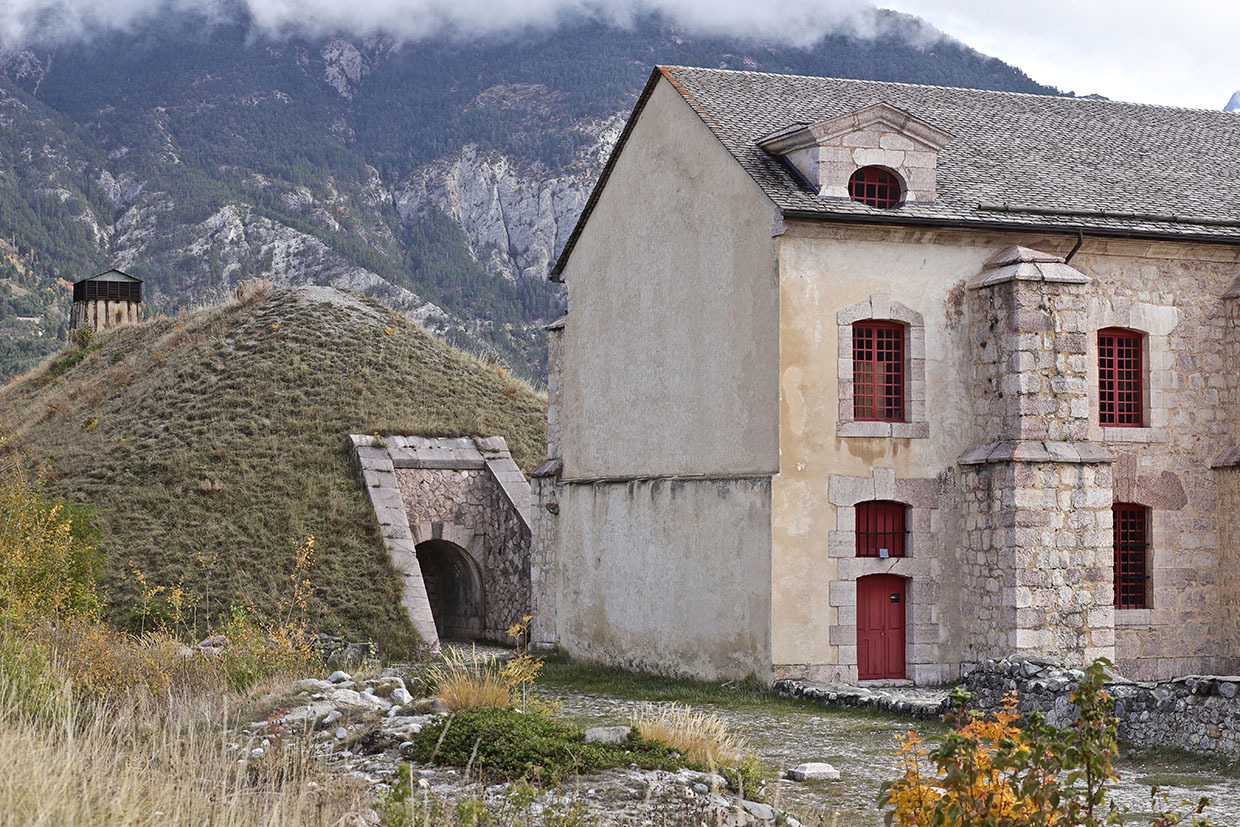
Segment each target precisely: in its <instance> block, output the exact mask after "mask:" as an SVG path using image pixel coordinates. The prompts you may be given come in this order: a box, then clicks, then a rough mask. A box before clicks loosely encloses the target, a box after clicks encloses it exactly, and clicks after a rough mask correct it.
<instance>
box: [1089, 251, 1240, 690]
mask: <svg viewBox="0 0 1240 827" xmlns="http://www.w3.org/2000/svg"><path fill="white" fill-rule="evenodd" d="M1073 263H1074V264H1076V265H1077V266H1078V267H1080V268H1081V269H1082V270H1083V271H1084V272H1086V273H1088V274H1089V275H1090V276H1091V277H1093V279H1094V281H1093V284H1092V285H1091V287H1090V292H1089V297H1090V301H1089V309H1088V320H1087V326H1088V329H1089V330H1090V331H1091V335H1090V336H1089V339H1088V342H1087V343H1088V346H1089V352H1088V356H1089V358H1088V362H1087V363H1088V365H1089V368H1090V393H1091V403H1092V404H1094V405H1095V406H1096V398H1097V381H1098V379H1097V335H1096V331H1097V330H1099V329H1102V328H1106V327H1112V326H1115V327H1123V328H1128V329H1131V330H1136V331H1139V332H1141V333H1142V334H1144V340H1145V346H1146V352H1145V354H1144V362H1145V367H1146V371H1145V378H1146V386H1147V388H1148V392H1147V398H1146V407H1145V427H1141V428H1109V427H1108V428H1103V427H1101V426H1100V425H1098V423H1097V414H1096V410H1095V411H1094V412H1093V415H1092V417H1091V420H1090V439H1091V440H1093V441H1094V442H1096V443H1097V444H1099V445H1102V446H1103V447H1104V448H1105V449H1106V450H1107V451H1108V452H1109V453H1111V454H1112V455H1113V456H1114V457H1115V462H1114V466H1113V467H1114V476H1115V484H1114V500H1115V501H1116V502H1129V503H1135V504H1138V505H1143V506H1146V507H1147V508H1149V509H1150V512H1149V513H1150V519H1151V542H1150V551H1149V557H1148V565H1149V570H1150V576H1151V579H1150V589H1149V608H1146V609H1117V610H1116V611H1115V633H1116V664H1117V666H1118V667H1119V668H1120V670H1121V671H1122V672H1123V674H1125V675H1127V676H1129V677H1132V678H1136V679H1139V680H1151V679H1155V678H1163V677H1170V676H1174V675H1185V674H1192V673H1198V674H1200V673H1210V672H1219V671H1229V669H1230V664H1232V663H1234V662H1235V661H1234V658H1235V656H1236V655H1238V654H1240V651H1237V650H1236V649H1234V648H1231V649H1228V648H1226V647H1225V646H1224V644H1223V642H1222V640H1223V639H1222V638H1221V637H1220V636H1219V635H1217V634H1214V631H1213V630H1214V629H1215V628H1216V627H1215V622H1216V619H1218V618H1220V617H1222V616H1224V614H1225V613H1226V612H1227V611H1228V609H1227V608H1226V605H1227V604H1229V603H1233V602H1234V596H1233V595H1234V592H1235V590H1236V588H1237V585H1240V583H1238V581H1235V580H1231V581H1226V580H1224V579H1223V578H1221V577H1220V568H1221V565H1222V563H1223V557H1224V556H1225V554H1226V553H1227V552H1226V551H1225V550H1224V547H1223V545H1222V542H1221V535H1220V520H1221V519H1223V512H1222V510H1221V501H1220V488H1219V481H1220V475H1219V474H1218V473H1217V472H1216V471H1214V470H1213V469H1212V468H1211V464H1212V463H1213V461H1214V459H1215V457H1217V456H1218V455H1219V453H1220V452H1221V451H1222V450H1224V449H1225V448H1226V447H1227V443H1228V439H1227V435H1228V423H1227V419H1228V417H1229V416H1230V414H1229V410H1234V409H1235V408H1234V406H1231V407H1229V406H1228V405H1226V404H1224V401H1223V396H1224V394H1225V392H1226V389H1227V386H1228V383H1229V382H1231V381H1233V377H1235V375H1236V365H1237V362H1236V361H1235V354H1234V353H1233V354H1231V355H1230V356H1228V354H1227V351H1226V349H1227V348H1228V347H1229V345H1228V338H1229V337H1228V336H1227V335H1226V330H1227V314H1228V311H1227V308H1226V302H1225V300H1224V299H1223V298H1222V296H1223V294H1224V293H1225V292H1226V291H1227V289H1228V286H1229V285H1230V284H1232V283H1233V282H1235V280H1236V276H1237V273H1238V270H1237V264H1236V254H1235V251H1234V250H1230V249H1225V248H1218V247H1208V246H1203V245H1198V246H1194V245H1182V246H1176V245H1169V244H1145V245H1130V244H1124V243H1122V242H1102V241H1097V240H1092V239H1091V240H1087V242H1086V244H1085V246H1084V247H1083V248H1082V252H1081V254H1080V255H1078V256H1077V258H1076V259H1074V261H1073ZM1233 440H1234V436H1233ZM1233 444H1234V442H1233Z"/></svg>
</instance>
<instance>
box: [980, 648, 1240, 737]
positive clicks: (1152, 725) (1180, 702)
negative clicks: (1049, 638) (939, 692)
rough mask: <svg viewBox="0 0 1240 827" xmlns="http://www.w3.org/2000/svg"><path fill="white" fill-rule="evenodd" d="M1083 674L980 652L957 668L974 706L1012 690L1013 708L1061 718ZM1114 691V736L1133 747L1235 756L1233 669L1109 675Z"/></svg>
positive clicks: (1237, 710)
mask: <svg viewBox="0 0 1240 827" xmlns="http://www.w3.org/2000/svg"><path fill="white" fill-rule="evenodd" d="M1082 677H1084V675H1083V674H1082V673H1081V672H1080V671H1079V670H1076V669H1064V668H1062V667H1061V666H1060V665H1059V664H1057V663H1055V662H1053V661H1040V660H1024V659H1018V658H1010V659H1001V660H986V661H982V662H981V663H979V664H978V665H977V667H976V668H975V669H973V670H972V671H970V672H969V673H968V674H967V675H966V676H965V681H964V685H965V688H966V689H968V691H970V692H972V693H973V695H974V701H973V703H974V706H976V707H977V708H978V709H982V710H986V711H996V710H998V709H1000V708H1002V706H1003V699H1004V697H1005V696H1007V695H1008V694H1009V693H1012V692H1015V693H1016V696H1017V698H1018V705H1017V711H1018V712H1020V713H1021V714H1022V715H1026V714H1028V713H1030V712H1032V711H1034V710H1037V711H1040V712H1041V713H1042V714H1043V715H1045V716H1046V718H1047V720H1048V721H1049V722H1050V723H1051V724H1054V725H1055V726H1060V727H1063V726H1068V725H1070V724H1071V723H1072V722H1073V721H1074V720H1075V718H1076V714H1077V710H1076V707H1075V706H1074V705H1073V704H1072V702H1071V700H1070V696H1071V694H1072V692H1073V691H1075V689H1076V687H1077V684H1078V682H1079V681H1080V679H1081V678H1082ZM1105 689H1106V691H1107V692H1108V693H1109V694H1110V695H1111V696H1112V697H1113V698H1115V717H1116V718H1117V719H1118V721H1119V737H1120V739H1121V740H1122V741H1124V742H1125V743H1128V744H1131V745H1133V746H1138V747H1154V746H1157V747H1175V748H1177V749H1184V750H1189V751H1191V752H1197V753H1204V754H1207V755H1222V756H1226V757H1228V758H1236V757H1240V697H1238V694H1240V693H1238V690H1240V676H1235V675H1232V676H1226V677H1216V676H1203V675H1190V676H1188V677H1182V678H1174V679H1172V680H1165V681H1159V682H1157V683H1137V682H1134V681H1129V680H1123V679H1117V680H1113V681H1109V682H1107V683H1106V685H1105Z"/></svg>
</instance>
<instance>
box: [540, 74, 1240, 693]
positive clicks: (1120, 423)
mask: <svg viewBox="0 0 1240 827" xmlns="http://www.w3.org/2000/svg"><path fill="white" fill-rule="evenodd" d="M1238 145H1240V115H1236V114H1228V113H1224V112H1208V111H1194V110H1186V109H1173V108H1167V107H1157V106H1141V105H1134V104H1126V103H1116V102H1111V101H1106V100H1095V99H1080V98H1068V97H1052V96H1038V95H1024V94H1013V93H1003V92H984V91H975V90H967V89H948V88H938V87H928V86H913V85H905V84H896V83H879V82H872V81H856V80H834V79H828V78H812V77H793V76H779V75H770V74H760V73H754V72H736V71H725V70H715V69H695V68H685V67H660V68H658V69H656V70H655V71H654V72H653V74H652V75H651V78H650V81H649V83H648V84H647V86H646V88H645V90H644V91H643V92H642V94H641V97H640V99H639V101H638V103H637V106H636V108H635V110H634V112H633V114H632V116H631V117H630V118H629V121H628V123H627V125H626V126H625V128H624V131H623V133H622V135H621V137H620V140H619V142H618V144H617V146H616V148H615V150H614V152H613V154H612V156H611V158H610V160H609V161H608V163H607V165H606V167H605V169H604V171H603V173H602V176H601V178H600V180H599V182H598V185H597V186H596V188H595V190H594V192H593V193H592V195H591V197H590V199H589V201H588V202H587V206H586V209H585V211H584V213H583V215H582V217H581V220H580V222H579V223H578V225H577V227H576V229H575V230H574V232H573V234H572V236H571V237H570V239H569V241H568V244H567V246H566V248H565V250H564V252H563V253H562V255H561V256H560V259H559V261H558V263H557V264H556V266H555V268H554V270H553V278H555V279H558V280H562V281H563V282H565V283H566V284H567V285H568V291H569V302H570V310H569V312H568V314H567V315H566V317H565V318H564V319H562V320H561V321H560V322H558V323H557V324H556V325H553V326H552V330H551V337H552V341H551V364H552V373H551V381H550V392H549V397H550V408H551V409H550V416H549V424H550V433H549V438H548V457H549V459H548V462H547V463H545V464H544V465H543V466H542V467H541V468H540V469H538V471H536V478H535V483H534V484H535V515H536V516H535V535H536V544H535V549H534V551H533V563H532V566H531V571H532V577H533V595H532V596H533V601H534V614H535V623H536V629H535V640H537V641H542V642H544V643H549V644H551V643H554V644H558V645H559V646H560V647H561V648H563V649H564V650H566V651H567V652H568V653H569V654H570V655H574V656H578V657H583V658H587V659H592V660H597V661H603V662H609V663H615V664H623V665H628V666H637V667H645V668H653V669H659V670H664V671H671V672H679V673H688V674H691V675H697V676H702V677H720V676H729V677H731V676H740V675H746V674H754V675H757V676H759V677H761V678H763V679H766V680H773V679H776V678H782V677H801V678H809V679H816V680H832V681H849V682H855V681H867V680H875V681H904V680H907V681H913V682H915V683H927V684H933V683H939V682H944V681H950V680H952V679H954V678H956V677H958V676H959V675H960V674H961V670H962V667H966V668H967V667H969V666H971V665H973V664H977V663H979V662H982V661H984V660H986V659H988V658H998V657H1005V656H1009V655H1011V656H1016V657H1020V656H1026V657H1028V656H1052V657H1057V658H1059V659H1061V660H1062V661H1064V662H1066V663H1067V664H1069V665H1074V664H1081V663H1084V662H1086V661H1089V660H1092V659H1093V658H1096V657H1100V656H1105V657H1109V658H1112V659H1114V660H1115V661H1116V662H1117V663H1118V665H1119V667H1120V669H1121V670H1122V672H1123V673H1124V674H1125V675H1127V676H1129V677H1130V678H1137V679H1153V678H1163V677H1167V676H1173V675H1178V674H1184V673H1190V672H1197V673H1201V672H1223V673H1226V672H1232V671H1236V670H1237V668H1238V667H1240V611H1238V610H1237V609H1238V604H1240V370H1237V356H1240V264H1238V259H1240V201H1238V200H1237V199H1236V197H1235V189H1236V185H1237V183H1240V153H1237V152H1236V151H1235V149H1236V147H1237V146H1238Z"/></svg>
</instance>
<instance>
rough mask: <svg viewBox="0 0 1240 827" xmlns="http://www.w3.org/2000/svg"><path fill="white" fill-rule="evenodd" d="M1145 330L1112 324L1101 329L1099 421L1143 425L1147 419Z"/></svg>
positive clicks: (1113, 424) (1099, 337) (1118, 425)
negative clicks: (1122, 328)
mask: <svg viewBox="0 0 1240 827" xmlns="http://www.w3.org/2000/svg"><path fill="white" fill-rule="evenodd" d="M1141 349H1142V348H1141V334H1140V333H1136V332H1134V331H1131V330H1121V329H1120V328H1117V327H1109V328H1107V329H1106V330H1100V331H1098V422H1099V423H1100V424H1102V425H1106V426H1108V427H1116V428H1140V427H1142V426H1143V425H1144V424H1145V423H1144V415H1143V411H1144V409H1145V387H1144V382H1145V372H1144V368H1143V365H1142V363H1141Z"/></svg>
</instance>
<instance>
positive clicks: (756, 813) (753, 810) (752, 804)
mask: <svg viewBox="0 0 1240 827" xmlns="http://www.w3.org/2000/svg"><path fill="white" fill-rule="evenodd" d="M741 806H742V807H744V808H745V812H747V813H749V814H750V815H751V816H753V817H754V818H756V819H758V821H774V820H775V808H774V807H772V806H771V805H770V804H763V803H761V802H758V801H743V800H742V801H741Z"/></svg>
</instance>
